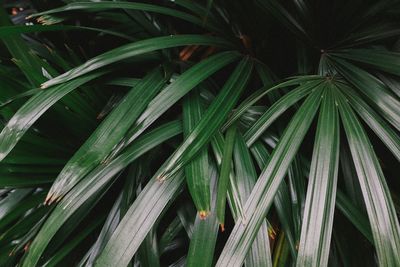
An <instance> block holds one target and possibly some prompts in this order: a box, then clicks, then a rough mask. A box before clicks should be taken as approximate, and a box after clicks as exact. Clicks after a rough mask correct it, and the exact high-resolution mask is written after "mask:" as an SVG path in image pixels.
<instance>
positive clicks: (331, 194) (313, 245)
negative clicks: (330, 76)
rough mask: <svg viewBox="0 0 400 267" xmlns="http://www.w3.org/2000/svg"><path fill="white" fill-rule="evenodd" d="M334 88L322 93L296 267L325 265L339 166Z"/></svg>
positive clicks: (337, 115) (337, 117) (337, 123)
mask: <svg viewBox="0 0 400 267" xmlns="http://www.w3.org/2000/svg"><path fill="white" fill-rule="evenodd" d="M334 93H335V91H334V87H333V86H332V85H331V86H328V87H327V88H326V89H325V92H324V94H323V100H322V103H321V111H320V114H319V119H318V126H317V132H316V140H315V144H314V151H313V156H312V161H311V167H310V175H309V180H308V187H307V197H306V203H305V209H304V215H303V223H302V230H301V237H300V244H299V252H298V255H297V266H328V258H329V251H330V250H329V248H330V240H331V234H332V226H333V215H334V209H335V199H336V186H337V176H338V167H339V143H340V141H339V136H340V130H339V114H338V111H337V108H336V105H335V99H334Z"/></svg>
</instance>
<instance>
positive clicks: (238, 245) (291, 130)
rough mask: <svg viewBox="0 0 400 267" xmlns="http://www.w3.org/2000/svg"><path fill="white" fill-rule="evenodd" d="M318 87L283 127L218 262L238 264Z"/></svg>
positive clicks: (313, 108)
mask: <svg viewBox="0 0 400 267" xmlns="http://www.w3.org/2000/svg"><path fill="white" fill-rule="evenodd" d="M320 87H322V86H319V87H318V88H316V90H315V91H314V92H313V93H312V94H311V95H310V96H309V97H308V98H307V99H306V100H305V102H304V103H303V105H302V106H301V107H300V109H299V110H298V111H297V112H296V114H295V115H294V117H293V118H292V120H291V121H290V123H289V126H288V127H287V128H286V130H285V132H284V134H283V136H282V138H281V139H280V141H279V143H278V145H277V146H276V148H275V149H274V152H273V153H272V156H271V160H270V161H269V163H268V165H267V166H266V167H265V169H264V170H263V172H262V173H261V175H260V177H259V178H258V181H257V183H256V185H255V186H254V189H253V190H252V192H251V194H250V196H249V199H248V200H247V202H246V206H245V208H244V214H245V216H246V220H245V221H244V219H238V220H237V222H236V224H235V227H234V228H233V230H232V233H231V235H230V236H229V239H228V241H227V243H226V245H225V247H224V249H223V251H222V253H221V256H220V258H219V259H218V262H217V265H216V266H219V267H222V266H241V265H242V262H243V260H244V257H245V255H246V254H247V252H248V250H249V248H250V246H251V244H252V241H253V240H254V238H255V237H256V235H257V233H258V231H259V229H260V226H261V224H262V222H263V220H264V218H265V216H266V214H267V212H268V209H269V207H270V205H271V203H272V200H273V199H274V196H275V193H276V191H277V190H278V187H279V185H280V182H281V181H282V179H283V177H284V175H285V174H286V172H287V169H288V167H289V165H290V163H291V161H292V159H293V157H294V155H295V154H296V152H297V150H298V148H299V146H300V143H301V141H302V140H303V138H304V136H305V134H306V133H307V130H308V128H309V126H310V125H311V122H312V120H313V118H314V115H315V113H316V112H317V109H318V107H319V103H320V99H321V94H322V89H323V88H320Z"/></svg>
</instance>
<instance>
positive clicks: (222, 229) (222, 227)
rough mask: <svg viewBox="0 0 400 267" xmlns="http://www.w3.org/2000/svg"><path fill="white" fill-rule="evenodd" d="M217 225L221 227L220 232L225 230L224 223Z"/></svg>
mask: <svg viewBox="0 0 400 267" xmlns="http://www.w3.org/2000/svg"><path fill="white" fill-rule="evenodd" d="M219 227H220V228H221V232H222V233H223V232H225V225H224V224H223V223H220V224H219Z"/></svg>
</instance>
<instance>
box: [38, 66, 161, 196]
mask: <svg viewBox="0 0 400 267" xmlns="http://www.w3.org/2000/svg"><path fill="white" fill-rule="evenodd" d="M164 85H165V78H164V77H163V76H162V74H161V71H160V70H159V69H156V70H154V71H152V72H150V73H149V74H147V75H146V76H145V77H144V78H143V79H142V80H141V81H140V82H139V84H138V85H137V86H136V87H135V88H132V89H131V90H130V91H129V92H128V93H127V94H126V95H125V97H124V98H123V99H122V100H121V102H120V103H119V104H118V106H116V107H115V108H114V109H113V110H112V111H111V113H110V114H109V115H108V116H107V117H106V118H105V120H104V121H103V122H102V123H101V124H100V125H99V126H98V127H97V128H96V130H95V131H94V132H93V133H92V134H91V135H90V137H89V138H88V139H87V140H86V142H85V143H84V144H83V145H82V146H81V147H80V148H79V150H78V151H77V152H76V153H75V154H74V155H73V156H72V157H71V159H70V160H69V161H68V163H67V164H66V165H65V167H64V168H63V170H62V171H61V173H60V174H59V175H58V177H57V179H56V180H55V182H54V183H53V185H52V187H51V188H50V190H49V193H48V195H47V198H46V201H48V202H49V203H52V202H53V201H55V200H57V199H59V198H61V197H62V196H63V195H64V194H65V193H67V192H68V191H69V190H70V189H71V188H72V187H74V186H75V185H76V183H77V182H79V181H80V180H81V179H82V178H83V177H84V176H85V175H86V174H87V173H88V172H90V171H91V170H92V169H93V168H95V167H96V166H97V165H99V164H100V163H101V162H102V161H103V160H104V159H105V158H106V157H107V155H108V154H109V153H110V152H111V151H112V149H113V148H114V147H115V145H117V144H118V143H119V142H120V141H121V140H122V138H123V137H124V136H125V134H126V133H127V131H128V129H129V128H130V127H131V126H132V125H133V124H134V122H135V121H136V119H137V118H138V117H139V116H140V114H141V113H142V111H143V110H144V109H145V108H146V107H147V105H148V104H149V102H150V101H151V100H152V99H153V97H154V96H155V95H156V94H157V93H158V92H159V91H160V90H161V88H162V87H163V86H164Z"/></svg>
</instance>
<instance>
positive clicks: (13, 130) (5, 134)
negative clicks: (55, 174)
mask: <svg viewBox="0 0 400 267" xmlns="http://www.w3.org/2000/svg"><path fill="white" fill-rule="evenodd" d="M101 74H103V73H101V72H97V73H92V74H90V75H86V76H83V77H80V78H79V79H76V80H73V81H70V82H66V83H63V84H60V85H58V86H56V87H54V88H52V89H51V90H43V91H40V92H39V93H37V94H35V95H34V96H32V97H31V98H30V99H29V100H28V101H27V102H26V103H25V104H24V105H23V106H22V107H21V108H20V109H19V110H18V111H17V112H16V113H15V114H14V116H13V117H12V118H11V119H10V120H9V121H8V123H7V125H6V126H5V127H4V129H3V130H2V131H1V133H0V160H3V159H4V158H5V157H6V156H7V155H8V153H10V151H11V150H12V149H13V148H14V146H15V145H16V144H17V143H18V141H19V140H20V139H21V137H22V136H23V135H24V133H25V132H26V131H27V130H28V129H29V128H30V127H31V126H32V124H33V123H35V122H36V121H37V120H38V119H39V118H40V116H41V115H43V113H45V112H46V111H47V110H48V109H49V108H50V107H51V106H52V105H54V103H56V102H57V101H58V100H60V99H61V98H62V97H63V96H65V95H66V94H68V93H69V92H71V91H73V90H75V89H76V88H78V87H79V86H81V85H83V84H85V83H87V82H89V81H90V80H93V79H95V78H97V77H99V76H100V75H101Z"/></svg>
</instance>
